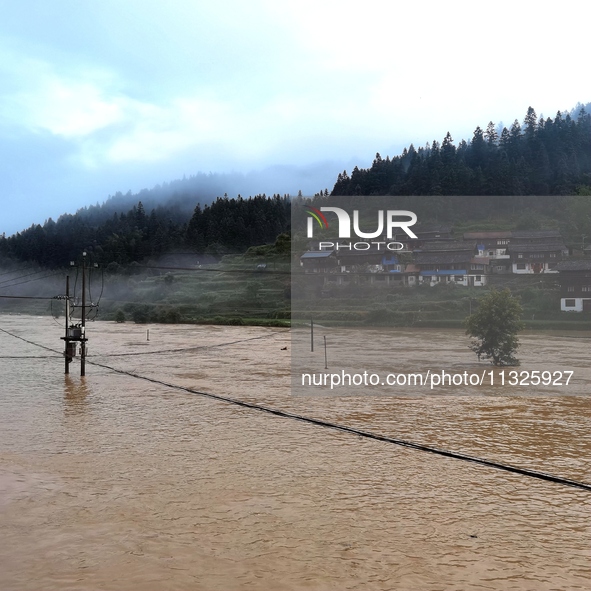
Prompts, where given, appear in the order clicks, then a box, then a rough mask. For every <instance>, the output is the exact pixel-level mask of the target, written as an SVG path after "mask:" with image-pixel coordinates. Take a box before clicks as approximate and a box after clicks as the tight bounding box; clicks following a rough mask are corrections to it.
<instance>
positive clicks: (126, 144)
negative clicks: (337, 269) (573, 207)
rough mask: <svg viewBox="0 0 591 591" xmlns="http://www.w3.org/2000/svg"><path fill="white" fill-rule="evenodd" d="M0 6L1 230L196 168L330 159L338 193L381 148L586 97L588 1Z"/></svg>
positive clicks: (180, 0) (392, 151)
mask: <svg viewBox="0 0 591 591" xmlns="http://www.w3.org/2000/svg"><path fill="white" fill-rule="evenodd" d="M0 15H1V17H0V75H1V81H2V83H1V85H0V138H1V140H0V196H1V197H0V198H1V204H2V218H1V220H0V232H2V231H5V232H6V233H7V234H11V233H13V232H15V231H17V230H21V229H24V228H26V227H28V226H30V225H31V224H32V223H43V222H44V221H45V219H46V218H47V217H50V216H51V217H54V218H55V217H57V216H59V215H60V214H61V213H64V212H74V211H75V210H76V209H77V208H78V207H81V206H84V205H88V204H94V203H96V202H97V201H98V202H101V203H102V202H103V201H104V200H105V199H106V198H107V197H108V196H109V195H110V194H114V193H115V192H116V191H122V192H126V191H127V190H129V189H130V190H131V191H132V192H136V191H139V190H140V189H142V188H151V187H152V186H154V185H155V184H156V183H160V182H163V181H169V180H173V179H176V178H181V177H182V176H183V175H187V176H189V175H191V174H195V173H197V172H198V171H203V172H209V171H213V172H230V171H242V172H247V171H249V170H253V169H257V170H259V169H264V168H266V167H268V166H273V165H293V166H297V167H300V168H301V171H302V173H305V171H306V168H307V167H313V166H314V165H316V164H317V163H319V162H326V167H325V170H326V181H325V182H324V183H322V184H321V185H320V186H316V185H315V187H314V188H315V189H319V188H321V187H322V186H327V187H328V188H329V189H330V188H332V184H334V181H335V180H336V178H335V177H336V172H337V171H338V170H342V168H343V167H345V166H346V167H347V168H348V170H350V168H351V164H352V163H356V164H358V165H359V166H367V165H369V164H370V163H371V161H372V159H373V157H374V156H375V153H376V152H378V151H379V152H380V153H381V155H382V156H383V157H385V156H386V155H387V154H388V155H391V156H392V155H396V154H398V153H400V151H401V150H402V148H403V147H404V146H405V145H408V144H409V143H410V142H414V143H415V145H417V146H418V145H424V144H425V143H426V142H431V141H432V140H433V139H437V140H439V141H441V140H442V139H443V137H444V136H445V134H446V132H447V131H450V132H451V134H452V137H453V138H454V140H456V142H457V141H459V140H460V139H462V138H465V139H469V138H470V137H471V136H472V132H473V130H474V128H475V127H476V126H477V125H481V126H482V127H484V126H486V124H487V123H488V121H489V120H493V121H494V122H495V123H498V122H499V121H503V122H504V123H505V124H506V125H508V126H509V125H510V124H511V122H512V121H513V120H514V119H515V118H518V119H519V120H520V121H521V120H523V116H524V115H525V112H526V110H527V107H528V106H529V105H531V106H533V107H534V108H535V109H536V112H537V114H538V115H540V114H542V113H543V114H544V115H545V116H552V117H553V116H554V115H555V114H556V111H557V110H559V109H561V110H565V109H570V108H572V107H574V106H575V104H576V103H577V102H578V101H580V102H587V101H589V100H590V99H591V96H590V95H591V85H590V83H589V76H588V75H587V74H586V73H585V71H584V63H583V62H586V61H587V60H586V59H584V56H585V55H588V47H587V46H586V45H587V41H586V40H587V39H588V30H587V27H588V19H587V18H586V17H584V16H583V15H582V14H581V4H580V3H578V2H576V3H575V2H569V1H565V2H561V3H560V4H559V5H557V4H552V5H541V4H539V3H538V2H530V1H517V2H502V1H500V2H499V1H497V2H494V3H492V2H486V1H484V2H474V1H465V2H464V1H453V0H452V1H448V2H440V1H438V2H430V1H423V2H415V3H410V2H395V1H393V0H390V1H388V2H386V1H377V0H374V1H372V0H369V1H366V2H364V3H363V4H362V3H360V2H352V1H348V0H339V1H338V2H337V1H336V0H335V1H329V0H315V1H312V0H297V1H296V0H249V1H248V2H244V1H239V0H226V2H223V3H216V4H215V5H214V3H213V2H211V1H208V2H202V1H199V0H193V1H189V0H168V1H167V2H163V1H162V0H141V1H140V0H100V2H90V1H84V0H52V1H47V0H20V1H19V2H15V1H13V0H0ZM302 179H303V180H302V186H299V187H298V186H295V187H291V188H289V187H277V189H274V188H272V187H261V192H262V191H266V192H272V191H274V190H277V191H281V192H285V191H291V192H293V193H295V192H297V190H298V189H302V188H303V189H304V190H306V189H307V187H306V186H305V178H304V177H302ZM314 181H315V182H317V178H316V177H315V179H314Z"/></svg>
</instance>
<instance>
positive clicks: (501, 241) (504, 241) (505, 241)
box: [497, 240, 509, 244]
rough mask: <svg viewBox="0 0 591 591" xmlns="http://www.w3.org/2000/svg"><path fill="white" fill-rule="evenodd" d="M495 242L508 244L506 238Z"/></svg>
mask: <svg viewBox="0 0 591 591" xmlns="http://www.w3.org/2000/svg"><path fill="white" fill-rule="evenodd" d="M497 244H509V241H508V240H497Z"/></svg>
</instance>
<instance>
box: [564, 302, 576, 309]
mask: <svg viewBox="0 0 591 591" xmlns="http://www.w3.org/2000/svg"><path fill="white" fill-rule="evenodd" d="M576 305H577V303H576V301H575V300H564V307H565V308H575V307H576Z"/></svg>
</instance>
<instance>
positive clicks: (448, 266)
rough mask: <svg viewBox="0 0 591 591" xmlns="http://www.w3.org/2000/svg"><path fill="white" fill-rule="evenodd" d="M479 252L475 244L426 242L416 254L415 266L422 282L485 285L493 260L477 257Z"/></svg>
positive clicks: (414, 255) (414, 254) (414, 256)
mask: <svg viewBox="0 0 591 591" xmlns="http://www.w3.org/2000/svg"><path fill="white" fill-rule="evenodd" d="M477 252H478V251H477V249H476V242H462V241H444V242H425V243H424V244H423V246H422V248H420V249H418V250H415V251H414V253H413V259H414V265H415V266H416V268H417V269H418V270H419V276H418V280H419V283H429V284H430V285H437V284H441V283H447V284H450V283H453V284H455V285H463V286H469V285H470V286H476V287H479V286H482V285H486V275H487V274H488V273H489V272H490V260H489V259H488V257H481V256H478V255H477Z"/></svg>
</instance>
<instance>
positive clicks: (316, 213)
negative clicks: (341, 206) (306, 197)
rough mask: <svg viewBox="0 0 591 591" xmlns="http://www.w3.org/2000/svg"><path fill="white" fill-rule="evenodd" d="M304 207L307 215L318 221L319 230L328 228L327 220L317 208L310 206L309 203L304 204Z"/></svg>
mask: <svg viewBox="0 0 591 591" xmlns="http://www.w3.org/2000/svg"><path fill="white" fill-rule="evenodd" d="M304 209H305V210H306V213H307V214H308V215H311V216H312V217H313V218H314V219H315V220H316V221H317V222H318V224H319V225H320V229H321V230H322V229H324V228H328V222H327V221H326V218H325V217H324V214H323V213H322V212H321V211H320V210H319V209H316V208H315V207H310V206H309V205H306V206H304ZM310 228H312V226H310Z"/></svg>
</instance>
